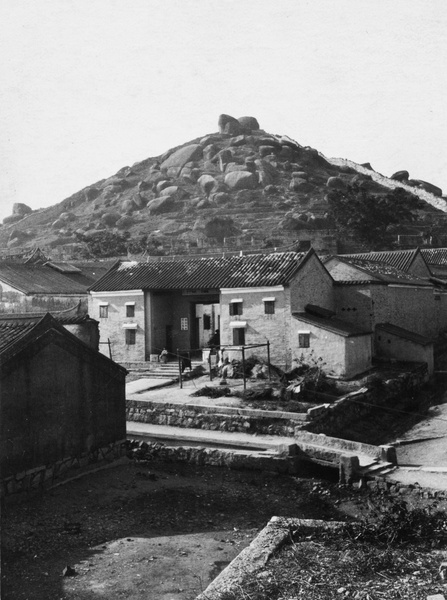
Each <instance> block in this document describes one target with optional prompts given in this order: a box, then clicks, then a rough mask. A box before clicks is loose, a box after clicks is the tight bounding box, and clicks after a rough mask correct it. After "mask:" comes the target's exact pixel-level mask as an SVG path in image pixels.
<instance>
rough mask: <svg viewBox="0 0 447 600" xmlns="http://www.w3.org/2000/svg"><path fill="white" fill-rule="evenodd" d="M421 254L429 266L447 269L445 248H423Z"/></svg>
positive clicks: (446, 250) (446, 249)
mask: <svg viewBox="0 0 447 600" xmlns="http://www.w3.org/2000/svg"><path fill="white" fill-rule="evenodd" d="M421 254H422V256H423V257H424V258H425V262H427V263H428V264H429V265H430V266H431V265H437V266H439V267H441V266H443V267H447V248H423V249H421Z"/></svg>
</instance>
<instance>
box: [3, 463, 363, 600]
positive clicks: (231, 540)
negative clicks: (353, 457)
mask: <svg viewBox="0 0 447 600" xmlns="http://www.w3.org/2000/svg"><path fill="white" fill-rule="evenodd" d="M365 511H368V499H367V497H366V496H364V495H363V494H362V493H361V492H355V491H353V490H352V489H351V488H340V487H339V486H338V485H337V484H336V483H335V482H333V483H331V482H330V481H327V480H326V481H325V480H320V479H317V478H311V477H310V476H309V478H306V477H304V478H294V477H288V476H275V475H269V474H261V473H259V472H235V471H227V470H223V469H217V468H201V469H197V468H193V467H190V466H188V465H172V464H163V465H156V464H151V465H150V468H149V467H147V466H141V465H138V464H133V463H129V464H127V465H121V466H115V467H112V468H109V469H107V470H103V471H100V472H97V473H95V474H90V475H88V476H85V477H83V478H80V479H78V480H75V481H72V482H69V483H67V484H65V485H63V486H60V487H58V488H55V489H53V490H52V491H50V492H47V493H46V494H45V495H44V496H41V497H36V498H34V499H33V500H31V501H29V502H28V503H26V504H25V503H21V504H15V505H8V506H6V507H4V509H3V512H2V546H3V549H2V561H3V569H2V598H3V599H14V600H25V599H29V600H31V599H33V600H44V599H45V600H53V599H54V600H59V599H61V600H62V599H63V600H93V599H98V598H107V599H109V600H118V599H122V598H132V599H135V600H138V599H143V598H144V599H145V600H191V599H192V598H195V596H196V595H197V594H198V593H200V592H201V591H202V590H203V589H205V587H206V586H207V585H208V583H209V582H210V581H212V579H214V577H215V576H216V575H217V574H218V573H219V572H220V570H222V569H223V568H224V567H225V566H226V565H227V564H228V562H230V561H231V560H232V559H233V558H234V557H235V556H236V555H237V554H238V553H239V552H240V551H241V550H242V549H243V548H244V547H245V546H246V545H247V544H249V543H250V542H251V540H252V539H253V537H254V536H255V535H256V533H257V532H258V531H259V530H260V529H261V528H263V527H264V526H265V525H266V523H267V522H268V520H269V519H270V518H271V517H272V515H282V516H289V517H290V516H292V517H300V518H318V519H335V520H344V519H346V518H351V517H355V516H356V515H358V514H360V513H364V512H365ZM66 567H70V568H71V569H72V570H73V571H74V572H72V574H71V575H68V574H67V575H68V576H67V575H66V576H64V574H63V572H64V569H65V568H66ZM69 572H70V571H69Z"/></svg>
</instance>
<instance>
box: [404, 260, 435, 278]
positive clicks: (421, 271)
mask: <svg viewBox="0 0 447 600" xmlns="http://www.w3.org/2000/svg"><path fill="white" fill-rule="evenodd" d="M408 272H409V273H412V274H413V275H416V276H417V277H423V278H426V277H431V273H430V269H429V267H428V265H427V263H426V262H425V260H424V258H423V256H422V255H421V254H417V255H416V257H415V259H414V261H413V262H412V263H411V266H410V268H409V270H408Z"/></svg>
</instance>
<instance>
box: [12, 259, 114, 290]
mask: <svg viewBox="0 0 447 600" xmlns="http://www.w3.org/2000/svg"><path fill="white" fill-rule="evenodd" d="M56 266H57V267H58V268H55V267H56ZM70 266H71V265H70ZM110 266H111V263H110V262H109V263H82V264H77V265H76V271H74V270H73V269H69V270H68V272H61V268H60V263H45V264H29V263H20V262H15V261H0V283H2V282H3V283H6V284H8V285H10V286H11V287H13V288H15V289H17V290H19V291H20V292H23V293H24V294H68V295H70V294H73V295H75V294H86V293H87V289H88V287H89V286H91V285H92V284H93V283H94V282H95V281H96V280H97V279H99V278H100V277H101V276H102V275H103V274H104V273H105V272H106V271H107V270H108V269H109V268H110Z"/></svg>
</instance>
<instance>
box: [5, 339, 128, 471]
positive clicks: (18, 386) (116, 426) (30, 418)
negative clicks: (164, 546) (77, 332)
mask: <svg viewBox="0 0 447 600" xmlns="http://www.w3.org/2000/svg"><path fill="white" fill-rule="evenodd" d="M0 383H1V388H2V394H1V412H2V419H1V441H0V449H1V452H0V456H1V457H2V463H1V464H2V477H3V478H4V477H7V476H9V475H11V474H14V473H17V472H19V471H23V470H26V469H30V468H34V467H38V466H41V465H45V464H51V463H54V462H56V461H58V460H61V459H63V458H65V457H68V456H80V455H81V454H82V453H84V452H87V451H89V450H91V449H94V448H99V447H103V446H106V445H107V444H110V443H113V442H115V441H118V440H121V439H124V438H125V437H126V423H125V376H124V373H121V372H120V371H118V370H117V367H115V366H114V365H113V364H107V365H104V364H103V359H101V360H100V361H99V360H96V359H95V356H94V355H93V354H90V353H89V354H88V355H86V354H85V350H83V349H82V347H79V348H78V350H77V351H75V352H74V353H73V351H71V350H70V344H68V346H67V345H66V342H65V341H64V339H63V336H61V335H60V334H59V335H57V336H56V339H51V340H46V339H45V338H42V339H40V340H39V342H34V343H32V344H31V346H30V347H27V349H26V352H24V353H22V354H21V355H19V356H18V357H17V359H14V362H12V361H10V362H9V365H8V366H7V367H4V368H3V369H2V372H1V382H0Z"/></svg>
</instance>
